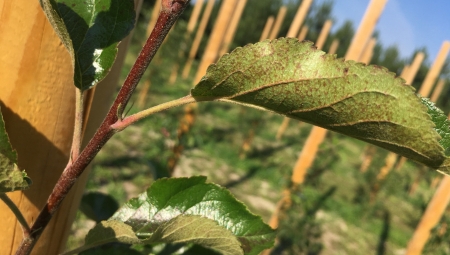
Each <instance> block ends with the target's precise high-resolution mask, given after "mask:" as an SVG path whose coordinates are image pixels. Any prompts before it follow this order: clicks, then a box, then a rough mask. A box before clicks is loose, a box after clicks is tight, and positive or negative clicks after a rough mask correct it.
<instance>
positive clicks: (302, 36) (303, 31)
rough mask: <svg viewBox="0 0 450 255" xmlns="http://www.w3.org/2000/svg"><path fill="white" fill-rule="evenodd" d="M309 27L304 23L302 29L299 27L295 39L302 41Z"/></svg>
mask: <svg viewBox="0 0 450 255" xmlns="http://www.w3.org/2000/svg"><path fill="white" fill-rule="evenodd" d="M308 29H309V27H308V26H307V25H304V26H303V27H302V29H300V33H298V36H297V39H298V40H299V41H303V40H305V38H306V35H307V34H308Z"/></svg>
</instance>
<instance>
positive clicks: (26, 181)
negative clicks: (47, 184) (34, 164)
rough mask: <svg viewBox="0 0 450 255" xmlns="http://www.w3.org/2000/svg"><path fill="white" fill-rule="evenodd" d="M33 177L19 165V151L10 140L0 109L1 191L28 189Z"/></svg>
mask: <svg viewBox="0 0 450 255" xmlns="http://www.w3.org/2000/svg"><path fill="white" fill-rule="evenodd" d="M30 185H31V179H30V178H29V177H28V176H27V174H26V173H25V171H20V169H19V167H18V166H17V153H16V151H15V150H14V149H13V148H12V146H11V143H10V142H9V137H8V134H7V133H6V129H5V122H4V120H3V115H2V114H1V111H0V192H1V193H4V192H11V191H15V190H24V189H28V188H29V186H30Z"/></svg>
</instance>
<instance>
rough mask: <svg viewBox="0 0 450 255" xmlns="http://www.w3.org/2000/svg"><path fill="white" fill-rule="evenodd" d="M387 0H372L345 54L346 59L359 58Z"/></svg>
mask: <svg viewBox="0 0 450 255" xmlns="http://www.w3.org/2000/svg"><path fill="white" fill-rule="evenodd" d="M386 2H387V0H371V1H370V4H369V6H368V7H367V10H366V13H365V14H364V17H363V19H362V21H361V23H360V25H359V27H358V30H356V34H355V36H354V37H353V40H352V42H351V43H350V46H349V48H348V50H347V53H346V54H345V59H346V60H359V59H360V57H361V54H362V52H363V49H364V46H365V44H366V42H367V40H368V39H369V38H370V36H371V35H372V32H373V29H374V28H375V25H376V24H377V21H378V18H379V17H380V15H381V13H382V12H383V9H384V6H385V5H386Z"/></svg>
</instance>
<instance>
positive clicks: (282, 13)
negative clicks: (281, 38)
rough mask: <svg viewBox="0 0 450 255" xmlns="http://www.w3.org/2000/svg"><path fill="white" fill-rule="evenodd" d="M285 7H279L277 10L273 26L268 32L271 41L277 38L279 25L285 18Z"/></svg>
mask: <svg viewBox="0 0 450 255" xmlns="http://www.w3.org/2000/svg"><path fill="white" fill-rule="evenodd" d="M286 12H287V7H286V6H281V7H280V9H279V10H278V14H277V17H276V18H275V24H274V25H273V28H272V31H270V34H269V39H270V40H273V39H275V38H277V35H278V33H279V32H280V28H281V24H282V23H283V20H284V18H285V17H286Z"/></svg>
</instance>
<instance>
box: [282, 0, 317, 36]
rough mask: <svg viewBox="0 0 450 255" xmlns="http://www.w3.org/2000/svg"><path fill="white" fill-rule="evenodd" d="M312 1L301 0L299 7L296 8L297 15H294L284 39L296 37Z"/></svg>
mask: <svg viewBox="0 0 450 255" xmlns="http://www.w3.org/2000/svg"><path fill="white" fill-rule="evenodd" d="M311 3H312V0H303V1H302V3H301V4H300V6H299V7H298V10H297V13H296V14H295V17H294V20H293V21H292V23H291V26H290V27H289V30H288V32H287V34H286V37H294V38H295V37H296V36H297V34H298V31H299V30H300V27H301V26H302V23H303V21H304V20H305V18H306V14H308V11H309V8H310V7H311Z"/></svg>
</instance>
